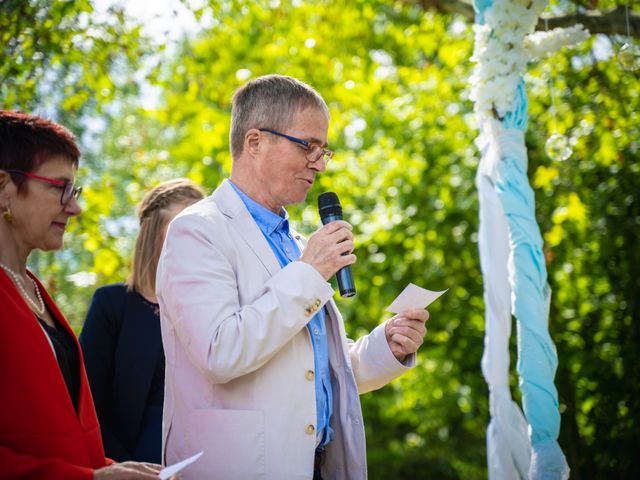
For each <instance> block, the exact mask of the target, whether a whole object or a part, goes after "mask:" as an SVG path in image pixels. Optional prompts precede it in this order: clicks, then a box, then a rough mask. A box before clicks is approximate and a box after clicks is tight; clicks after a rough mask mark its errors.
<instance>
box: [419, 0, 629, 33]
mask: <svg viewBox="0 0 640 480" xmlns="http://www.w3.org/2000/svg"><path fill="white" fill-rule="evenodd" d="M407 3H413V4H418V5H420V6H422V8H423V9H425V10H435V11H438V12H440V13H448V14H456V15H461V16H463V17H464V18H466V19H467V20H468V21H470V22H473V21H475V12H474V10H473V2H472V1H471V0H408V2H407ZM625 15H626V14H625V7H623V6H618V7H616V8H612V9H610V10H602V11H601V10H585V11H581V12H577V13H571V14H567V15H559V16H552V15H545V16H543V17H541V18H540V20H539V21H538V24H537V25H536V30H545V19H546V20H547V23H548V28H549V29H553V28H557V27H570V26H572V25H575V24H576V23H581V24H582V25H584V26H585V28H586V29H587V30H589V32H591V33H592V34H596V33H602V34H604V35H626V34H627V21H626V17H625ZM629 31H630V32H629V33H630V35H631V36H632V37H635V38H640V14H638V13H636V12H629Z"/></svg>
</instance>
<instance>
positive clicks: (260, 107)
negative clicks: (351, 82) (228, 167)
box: [229, 75, 329, 160]
mask: <svg viewBox="0 0 640 480" xmlns="http://www.w3.org/2000/svg"><path fill="white" fill-rule="evenodd" d="M308 107H312V108H316V109H318V110H320V111H322V112H324V113H325V114H326V115H327V117H328V116H329V108H328V107H327V104H326V103H325V101H324V99H323V98H322V97H321V96H320V94H319V93H318V92H316V91H315V90H314V89H313V88H312V87H310V86H309V85H307V84H306V83H304V82H301V81H300V80H297V79H295V78H293V77H287V76H284V75H265V76H262V77H258V78H256V79H254V80H251V81H250V82H249V83H247V84H246V85H244V86H242V87H240V88H239V89H238V90H236V92H235V93H234V95H233V100H232V109H231V131H230V132H229V143H230V145H231V156H232V158H233V159H234V160H235V159H236V158H238V157H239V156H240V154H241V153H242V149H243V146H244V136H245V134H246V133H247V131H249V130H250V129H252V128H270V129H272V130H277V131H280V132H283V133H284V132H285V131H286V130H287V129H288V128H289V127H290V126H291V123H292V122H293V119H294V116H295V114H296V113H297V112H299V111H301V110H304V109H305V108H308Z"/></svg>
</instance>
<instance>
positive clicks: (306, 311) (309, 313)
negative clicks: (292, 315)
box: [304, 308, 311, 317]
mask: <svg viewBox="0 0 640 480" xmlns="http://www.w3.org/2000/svg"><path fill="white" fill-rule="evenodd" d="M309 315H311V309H310V308H305V310H304V316H305V317H308V316H309Z"/></svg>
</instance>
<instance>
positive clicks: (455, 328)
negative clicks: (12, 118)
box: [0, 0, 640, 479]
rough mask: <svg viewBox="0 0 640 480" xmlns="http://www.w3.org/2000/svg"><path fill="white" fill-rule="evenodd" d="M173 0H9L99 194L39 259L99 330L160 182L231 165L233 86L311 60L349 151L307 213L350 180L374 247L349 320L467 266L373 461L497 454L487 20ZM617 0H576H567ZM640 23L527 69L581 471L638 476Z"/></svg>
mask: <svg viewBox="0 0 640 480" xmlns="http://www.w3.org/2000/svg"><path fill="white" fill-rule="evenodd" d="M157 3H158V5H156V12H158V13H156V14H152V12H153V7H152V6H150V5H146V6H144V7H143V11H142V13H140V12H138V13H135V12H134V13H132V12H131V11H130V10H127V8H131V2H127V4H128V5H127V6H126V7H125V6H123V5H122V4H116V3H114V4H112V3H111V2H109V1H107V0H101V1H95V2H91V1H89V0H74V1H60V0H58V1H53V0H49V1H45V0H0V39H1V40H2V42H1V43H0V102H1V104H0V107H1V108H5V109H22V110H25V111H28V112H31V113H37V114H41V115H44V116H47V117H50V118H53V119H55V120H57V121H59V122H61V123H63V124H65V125H67V126H68V127H69V128H70V129H71V130H72V131H73V132H74V133H75V134H76V135H77V136H78V138H79V141H80V144H81V146H82V150H83V160H82V164H81V169H80V172H79V175H78V178H79V181H80V182H81V183H82V184H83V185H84V187H85V191H84V193H83V197H82V202H81V204H82V206H83V208H84V212H83V215H82V216H81V217H80V218H79V219H78V220H77V221H75V222H73V226H72V228H71V230H70V232H69V233H68V234H67V236H66V248H65V249H64V250H63V251H61V252H56V253H52V254H43V253H34V254H33V255H32V257H31V258H30V266H31V267H32V268H33V269H34V270H35V271H36V272H37V274H38V276H39V277H40V278H41V279H43V280H44V281H45V282H46V284H47V285H48V287H49V289H50V291H51V292H52V293H53V295H54V297H55V298H56V300H57V301H58V303H59V305H60V306H61V309H62V311H63V312H65V314H66V315H67V317H68V319H69V320H70V321H71V322H72V325H73V327H74V329H75V330H76V332H79V331H80V329H81V328H82V323H83V321H84V315H85V312H86V310H87V308H88V304H89V301H90V298H91V295H92V293H93V291H94V290H95V288H96V287H97V286H100V285H104V284H107V283H111V282H116V281H122V280H123V279H124V278H125V277H126V276H127V272H128V266H129V257H130V253H131V249H132V246H133V240H134V238H135V234H136V231H137V221H136V217H135V205H136V203H137V202H139V201H140V199H141V198H142V195H143V194H144V192H145V190H147V189H148V188H150V187H152V186H154V185H156V184H157V183H158V182H160V181H161V180H165V179H168V178H172V177H177V176H188V177H190V178H191V179H193V180H195V181H197V182H199V183H200V184H201V185H203V186H204V187H205V188H206V189H207V190H208V191H212V190H213V189H214V188H215V187H216V186H217V184H218V183H219V182H220V180H221V179H222V178H224V177H225V176H226V175H227V174H228V173H229V170H230V165H231V159H230V155H229V153H228V128H229V112H230V98H231V95H232V93H233V91H234V89H235V88H237V87H238V86H239V85H242V84H243V83H245V82H246V81H247V80H248V79H250V78H253V77H255V76H258V75H262V74H267V73H281V74H287V75H292V76H295V77H298V78H300V79H302V80H304V81H305V82H307V83H310V84H311V85H313V86H314V87H315V88H316V89H317V90H318V91H319V92H321V93H322V95H323V96H324V98H325V99H326V101H327V103H328V105H329V108H330V110H331V115H332V120H331V125H330V132H329V137H330V146H331V148H332V149H334V150H335V151H336V155H335V159H334V160H333V161H332V162H331V164H330V168H329V170H328V172H327V173H326V174H325V175H323V176H322V177H321V178H320V179H319V181H318V182H317V184H316V185H315V186H314V188H313V190H312V192H311V193H310V196H309V199H308V200H309V201H308V204H307V205H301V206H296V207H292V208H291V209H290V213H291V215H292V217H293V219H294V222H295V223H296V224H297V226H298V227H299V229H300V230H302V231H303V232H305V233H310V232H312V231H313V230H314V229H315V228H316V227H317V225H318V224H319V219H318V215H317V213H316V209H315V207H314V206H313V205H314V204H315V198H316V197H317V195H318V194H319V193H320V192H322V191H325V190H333V191H336V192H337V193H338V194H339V196H340V198H341V200H342V203H343V206H344V207H345V216H346V218H347V219H349V220H350V221H351V222H352V223H353V225H354V229H355V232H356V239H357V250H356V253H357V255H358V263H357V265H356V266H355V268H354V275H355V280H356V283H357V285H358V295H357V296H356V297H355V298H354V299H350V300H342V299H338V302H339V306H340V308H341V309H342V310H343V313H345V317H346V318H347V329H348V331H349V333H350V335H351V336H353V337H357V336H359V335H360V334H362V333H364V332H366V331H368V330H370V329H371V328H372V327H373V326H375V325H376V324H377V323H378V322H380V321H381V320H383V319H384V318H385V317H386V316H387V314H386V313H385V312H384V309H385V307H386V306H387V305H388V304H389V303H390V302H391V300H392V299H393V298H394V297H395V296H396V295H397V294H398V293H399V291H400V290H402V288H404V286H405V285H406V284H407V283H408V282H414V283H417V284H419V285H422V286H425V287H426V288H430V289H434V290H440V289H444V288H449V289H450V290H449V292H448V293H447V294H446V295H445V296H443V297H442V298H441V299H439V300H438V301H437V302H436V303H435V304H434V305H433V306H432V307H431V308H430V312H431V320H430V322H429V334H428V336H427V338H426V342H425V345H424V346H423V347H422V349H421V352H420V355H419V366H418V367H417V368H416V369H414V370H413V371H412V372H410V373H409V374H407V375H405V376H404V377H402V378H401V379H399V380H397V381H396V382H394V383H393V384H391V385H390V386H387V387H385V388H384V389H382V390H381V391H379V392H376V393H374V394H367V395H365V396H363V398H362V401H363V407H364V411H365V421H366V430H367V441H368V461H369V469H370V477H371V478H372V479H388V478H394V479H396V478H397V479H405V478H406V479H409V478H438V479H454V478H464V479H476V478H478V479H481V478H486V476H487V473H486V466H485V465H486V453H485V428H486V425H487V422H488V401H487V387H486V384H485V382H484V379H483V377H482V374H481V371H480V358H481V355H482V349H483V334H484V326H483V315H484V311H483V308H484V303H483V299H482V277H481V273H480V267H479V259H478V251H477V233H476V232H477V230H478V214H477V209H478V205H477V195H476V191H475V185H474V176H475V168H476V165H477V162H478V160H479V153H478V151H477V149H476V147H475V146H474V143H473V141H474V138H475V137H476V136H477V133H478V132H477V130H476V127H477V125H476V123H475V119H474V116H473V113H472V111H473V107H472V104H471V102H470V101H469V100H468V87H467V84H466V81H467V79H468V76H469V74H470V70H471V68H472V64H471V62H470V60H469V57H470V55H471V52H472V49H473V32H472V28H471V26H472V22H471V21H470V20H469V17H468V15H467V16H465V15H464V14H461V13H460V12H455V11H452V9H450V8H449V9H448V8H447V5H449V6H451V5H452V4H458V3H464V2H432V1H422V2H417V1H416V2H412V1H409V0H407V1H398V0H396V1H393V0H333V1H328V0H327V1H320V0H316V1H304V2H303V1H301V0H270V1H260V2H255V1H249V0H218V1H216V0H210V1H209V2H206V0H203V1H200V2H195V1H189V0H183V1H178V0H173V1H172V0H167V1H165V2H160V1H159V2H157ZM439 3H440V7H441V8H437V7H438V5H437V4H439ZM629 3H630V6H631V8H632V9H634V8H635V10H638V9H640V2H635V1H633V2H629ZM434 5H435V8H434ZM614 6H616V2H606V1H600V2H598V1H597V0H596V1H591V0H590V1H577V2H567V1H557V2H552V6H551V7H550V9H549V10H548V12H549V13H552V14H553V13H556V14H564V13H572V12H575V11H583V10H584V8H585V7H590V8H599V9H602V10H606V9H607V8H610V7H614ZM157 7H160V8H159V9H158V8H157ZM145 8H146V9H147V10H146V11H145V10H144V9H145ZM581 9H582V10H581ZM624 41H626V39H625V38H624V37H621V36H616V35H611V36H604V35H594V36H593V37H592V38H591V39H590V40H588V41H586V42H584V43H583V44H582V45H580V46H579V47H577V48H575V49H572V50H564V51H561V52H560V53H558V54H556V55H554V56H553V57H551V58H549V59H544V60H542V61H539V62H537V63H533V64H531V68H530V70H529V73H528V74H527V76H526V78H525V80H526V82H527V88H528V93H529V101H530V107H529V113H530V124H529V131H528V132H527V136H526V143H527V147H528V149H529V176H530V180H531V183H532V185H533V186H534V189H535V192H536V200H537V216H538V221H539V223H540V227H541V230H542V232H543V235H544V238H545V255H546V259H547V268H548V271H549V282H550V284H551V288H552V290H553V298H552V308H551V316H550V321H549V323H550V330H551V333H552V337H553V339H554V341H555V342H556V345H557V349H558V354H559V361H560V364H559V368H558V372H557V376H556V384H557V386H558V390H559V396H560V409H561V413H562V429H561V435H560V439H559V441H560V445H561V446H562V448H563V450H564V452H565V454H566V456H567V460H568V462H569V464H570V466H571V469H572V478H575V479H592V478H640V477H639V475H640V465H639V464H638V462H637V454H638V452H639V447H638V445H640V349H639V348H638V347H640V324H639V322H640V281H639V277H640V248H639V233H640V201H639V200H640V198H639V190H640V162H639V157H640V153H639V148H640V117H639V114H638V110H639V106H640V98H639V95H640V75H639V72H638V71H636V72H628V71H624V70H622V69H621V68H620V67H619V65H618V63H617V61H616V51H617V49H618V48H619V46H620V45H621V44H622V43H623V42H624ZM549 82H551V83H552V84H553V91H554V94H555V100H554V103H555V106H556V113H555V114H554V112H553V111H552V110H551V109H550V107H551V105H552V102H551V98H550V88H549ZM556 129H557V130H558V131H560V132H561V133H564V134H565V135H567V136H568V137H569V139H570V141H571V144H572V145H573V149H574V153H573V155H572V156H571V158H569V159H568V160H566V161H564V162H558V161H552V160H550V159H549V158H548V157H547V156H546V155H545V153H544V143H545V141H546V139H547V137H548V136H549V135H550V134H551V133H552V132H553V131H554V130H556ZM513 345H514V346H513V348H512V351H514V352H515V339H514V342H513ZM514 355H515V353H514ZM512 360H513V362H515V358H513V359H512ZM512 391H513V394H514V396H516V397H518V395H519V393H518V390H517V378H516V376H515V375H514V376H513V378H512Z"/></svg>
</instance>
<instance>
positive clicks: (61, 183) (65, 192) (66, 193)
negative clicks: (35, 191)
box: [7, 170, 82, 206]
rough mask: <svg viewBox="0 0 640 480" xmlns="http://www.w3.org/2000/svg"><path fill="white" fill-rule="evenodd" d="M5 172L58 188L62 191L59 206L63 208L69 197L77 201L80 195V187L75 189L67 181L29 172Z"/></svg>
mask: <svg viewBox="0 0 640 480" xmlns="http://www.w3.org/2000/svg"><path fill="white" fill-rule="evenodd" d="M7 172H9V173H17V174H18V175H24V176H25V177H27V178H32V179H34V180H40V181H41V182H47V183H50V184H51V185H55V186H57V187H60V188H61V189H62V194H61V195H60V204H61V205H63V206H65V205H67V203H69V201H70V200H71V197H73V198H75V199H76V200H77V199H78V198H79V197H80V194H81V193H82V187H76V186H75V185H74V184H73V182H70V181H69V180H58V179H56V178H48V177H41V176H40V175H35V174H33V173H29V172H22V171H20V170H7Z"/></svg>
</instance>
